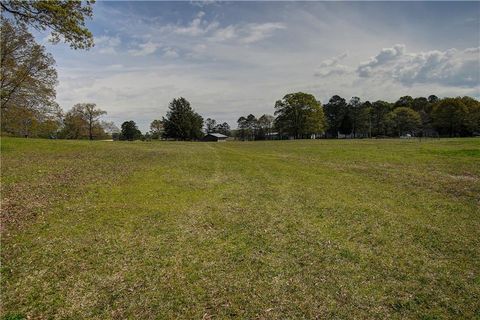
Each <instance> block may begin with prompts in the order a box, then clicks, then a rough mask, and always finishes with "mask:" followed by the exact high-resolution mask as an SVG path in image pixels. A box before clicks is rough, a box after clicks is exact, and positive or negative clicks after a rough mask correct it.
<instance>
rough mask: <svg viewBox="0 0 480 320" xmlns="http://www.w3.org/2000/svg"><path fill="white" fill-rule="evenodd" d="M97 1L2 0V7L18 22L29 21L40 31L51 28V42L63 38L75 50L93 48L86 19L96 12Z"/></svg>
mask: <svg viewBox="0 0 480 320" xmlns="http://www.w3.org/2000/svg"><path fill="white" fill-rule="evenodd" d="M94 2H95V1H94V0H84V1H77V0H48V1H47V0H37V1H24V0H8V1H4V0H2V1H0V6H1V8H2V11H3V12H4V13H5V14H2V15H3V16H4V17H5V18H6V19H9V20H13V21H15V22H17V23H18V24H27V25H29V26H32V27H33V28H35V29H37V30H39V31H45V30H50V31H51V37H50V41H52V42H53V43H58V42H59V41H61V40H63V41H64V42H66V43H68V44H69V45H70V47H72V48H73V49H89V48H91V47H92V46H93V44H94V42H93V35H92V33H91V32H90V31H89V30H88V28H87V27H86V25H85V21H86V20H87V19H89V18H91V17H92V15H93V4H94ZM2 41H3V40H2Z"/></svg>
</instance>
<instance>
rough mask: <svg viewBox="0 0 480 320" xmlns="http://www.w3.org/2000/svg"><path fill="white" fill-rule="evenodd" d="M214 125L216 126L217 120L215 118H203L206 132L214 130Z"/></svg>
mask: <svg viewBox="0 0 480 320" xmlns="http://www.w3.org/2000/svg"><path fill="white" fill-rule="evenodd" d="M216 126H217V121H216V120H215V119H211V118H207V120H205V129H206V131H207V133H212V132H215V127H216Z"/></svg>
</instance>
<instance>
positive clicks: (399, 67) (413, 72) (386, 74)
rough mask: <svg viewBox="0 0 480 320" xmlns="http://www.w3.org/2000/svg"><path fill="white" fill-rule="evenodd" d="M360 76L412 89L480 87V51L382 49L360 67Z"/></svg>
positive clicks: (477, 49) (358, 70)
mask: <svg viewBox="0 0 480 320" xmlns="http://www.w3.org/2000/svg"><path fill="white" fill-rule="evenodd" d="M357 73H358V75H359V76H360V77H364V78H368V77H377V78H387V79H391V80H393V81H398V82H401V83H402V84H404V85H406V86H409V85H412V84H415V83H439V84H444V85H452V86H464V87H476V86H478V85H479V84H480V60H479V48H468V49H465V50H457V49H455V48H453V49H448V50H445V51H439V50H432V51H427V52H419V53H406V51H405V46H404V45H396V46H395V47H393V48H387V49H382V51H381V52H380V53H379V54H378V55H376V56H375V57H373V58H372V59H371V60H370V61H369V62H367V63H364V64H361V65H360V66H359V67H358V68H357Z"/></svg>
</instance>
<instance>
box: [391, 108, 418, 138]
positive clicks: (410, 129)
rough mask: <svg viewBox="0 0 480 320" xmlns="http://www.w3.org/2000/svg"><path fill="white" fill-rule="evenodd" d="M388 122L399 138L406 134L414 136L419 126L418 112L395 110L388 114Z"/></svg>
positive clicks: (409, 109)
mask: <svg viewBox="0 0 480 320" xmlns="http://www.w3.org/2000/svg"><path fill="white" fill-rule="evenodd" d="M388 121H390V123H391V125H390V128H391V129H392V130H394V131H395V132H396V133H397V134H398V136H399V137H400V136H402V135H404V134H407V133H410V134H414V133H415V132H416V131H417V130H418V128H419V127H420V125H421V123H420V115H419V114H418V112H416V111H415V110H413V109H411V108H407V107H399V108H395V109H394V110H393V111H392V112H390V113H389V114H388Z"/></svg>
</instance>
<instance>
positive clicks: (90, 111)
mask: <svg viewBox="0 0 480 320" xmlns="http://www.w3.org/2000/svg"><path fill="white" fill-rule="evenodd" d="M74 109H75V110H76V112H78V113H79V114H81V115H82V117H83V119H84V120H85V121H86V123H87V126H88V139H89V140H93V131H94V127H95V126H96V125H98V124H99V123H98V120H99V118H100V117H101V116H102V115H104V114H106V113H107V112H106V111H104V110H101V109H98V108H97V105H96V104H95V103H77V104H76V105H75V106H74Z"/></svg>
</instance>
